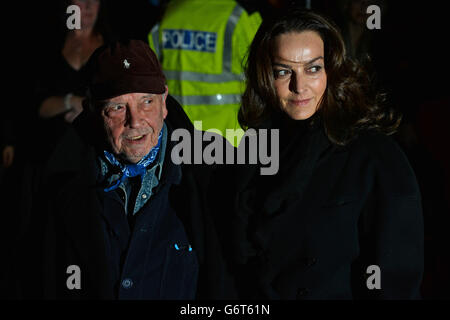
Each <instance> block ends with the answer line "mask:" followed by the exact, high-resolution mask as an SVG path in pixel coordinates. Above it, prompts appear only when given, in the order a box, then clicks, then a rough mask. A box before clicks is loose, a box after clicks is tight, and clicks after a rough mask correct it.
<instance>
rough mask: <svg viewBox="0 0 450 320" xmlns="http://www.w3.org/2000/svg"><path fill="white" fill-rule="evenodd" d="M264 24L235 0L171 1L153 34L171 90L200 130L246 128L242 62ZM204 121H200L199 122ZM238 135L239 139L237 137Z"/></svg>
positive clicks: (153, 42) (233, 142)
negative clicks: (241, 116) (242, 122)
mask: <svg viewBox="0 0 450 320" xmlns="http://www.w3.org/2000/svg"><path fill="white" fill-rule="evenodd" d="M260 24H261V16H260V15H259V14H258V13H254V14H252V15H248V14H247V12H246V11H245V10H244V9H243V8H242V7H241V6H240V5H239V4H237V3H236V2H235V1H233V0H172V1H171V2H170V3H169V5H168V7H167V9H166V12H165V14H164V16H163V18H162V20H161V23H160V24H157V25H155V26H154V27H153V29H152V30H151V31H150V33H149V35H148V39H149V43H150V47H151V48H152V49H153V50H154V51H155V53H156V55H157V56H158V58H159V60H160V62H161V64H162V68H163V70H164V73H165V75H166V78H167V85H168V87H169V93H170V94H171V95H172V96H173V97H174V98H175V99H177V100H178V102H180V104H181V105H182V106H183V109H184V111H185V112H186V114H187V115H188V117H189V118H190V120H191V121H192V122H193V123H194V125H195V126H196V128H197V129H199V130H204V131H206V130H211V129H218V130H220V133H222V134H223V136H224V137H226V138H227V135H226V129H232V130H238V129H240V130H238V131H237V134H236V138H234V137H230V136H228V140H229V141H230V143H231V144H233V145H235V146H238V145H239V141H240V139H241V138H242V135H243V131H242V129H241V128H240V126H239V123H238V120H237V113H238V111H239V107H240V100H241V95H242V93H243V91H244V88H245V83H244V74H243V64H244V58H245V57H246V55H247V51H248V48H249V46H250V43H251V41H252V40H253V37H254V35H255V33H256V31H257V29H258V27H259V25H260ZM198 121H201V122H198ZM233 140H234V141H233Z"/></svg>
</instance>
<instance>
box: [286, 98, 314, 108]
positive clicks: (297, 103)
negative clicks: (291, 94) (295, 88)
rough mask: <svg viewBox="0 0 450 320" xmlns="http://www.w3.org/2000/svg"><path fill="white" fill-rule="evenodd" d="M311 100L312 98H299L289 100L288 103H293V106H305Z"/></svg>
mask: <svg viewBox="0 0 450 320" xmlns="http://www.w3.org/2000/svg"><path fill="white" fill-rule="evenodd" d="M311 100H312V98H309V99H299V100H289V103H290V104H292V105H294V106H297V107H303V106H306V105H307V104H308V103H309V102H310V101H311Z"/></svg>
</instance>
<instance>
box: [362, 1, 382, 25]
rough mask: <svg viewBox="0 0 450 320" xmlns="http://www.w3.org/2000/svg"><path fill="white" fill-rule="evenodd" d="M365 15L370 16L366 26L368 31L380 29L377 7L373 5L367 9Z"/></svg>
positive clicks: (379, 11)
mask: <svg viewBox="0 0 450 320" xmlns="http://www.w3.org/2000/svg"><path fill="white" fill-rule="evenodd" d="M366 13H367V14H370V16H369V17H368V18H367V21H366V26H367V28H368V29H369V30H373V29H381V9H380V7H379V6H377V5H375V4H373V5H370V6H368V7H367V10H366Z"/></svg>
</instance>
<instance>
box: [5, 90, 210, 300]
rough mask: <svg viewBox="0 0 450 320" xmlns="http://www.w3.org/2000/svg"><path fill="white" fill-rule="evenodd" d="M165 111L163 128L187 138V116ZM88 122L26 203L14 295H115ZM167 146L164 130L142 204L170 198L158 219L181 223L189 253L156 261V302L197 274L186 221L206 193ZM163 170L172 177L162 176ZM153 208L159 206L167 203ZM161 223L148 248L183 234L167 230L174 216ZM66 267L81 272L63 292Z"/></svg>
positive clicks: (62, 147) (175, 109)
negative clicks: (77, 284)
mask: <svg viewBox="0 0 450 320" xmlns="http://www.w3.org/2000/svg"><path fill="white" fill-rule="evenodd" d="M167 108H168V117H167V119H166V124H167V126H168V127H169V130H170V131H171V130H173V129H176V128H183V129H185V130H188V131H189V132H191V134H192V132H193V127H192V125H191V123H190V121H189V119H188V118H187V116H186V115H185V113H184V112H183V110H182V109H181V106H179V104H178V103H177V102H176V101H175V100H173V99H172V98H171V97H170V96H169V97H168V100H167ZM90 123H91V119H90V118H89V117H88V116H87V114H86V113H84V114H83V113H82V114H81V115H80V116H79V118H78V119H77V121H76V122H75V123H74V129H73V130H69V132H68V133H67V135H65V136H64V137H63V139H62V140H61V142H60V144H59V147H58V148H57V150H56V151H55V153H54V154H53V155H52V156H51V159H50V161H49V163H48V165H47V167H46V170H45V172H44V173H43V178H42V181H41V182H40V185H41V188H40V190H39V195H38V196H37V197H35V199H36V200H35V201H34V203H33V206H32V207H33V209H32V211H31V214H32V217H31V221H30V222H29V227H28V228H27V232H26V234H25V235H24V236H23V237H21V239H20V240H21V241H20V243H19V245H18V248H17V250H16V261H15V268H16V270H15V271H16V272H15V275H14V278H15V280H13V281H12V282H14V285H15V290H16V292H15V294H14V295H15V296H16V297H17V298H46V299H48V298H50V299H80V298H81V299H113V298H114V295H115V294H114V291H113V289H112V284H111V279H110V278H109V275H108V271H107V270H109V266H108V265H107V258H106V254H105V250H106V248H105V238H104V234H103V230H102V227H101V223H100V219H101V215H102V210H103V209H102V204H101V203H102V201H101V199H102V195H101V193H102V192H99V191H101V188H98V187H97V188H95V187H94V186H96V185H98V181H97V174H98V169H97V168H96V152H95V149H94V146H93V145H91V143H92V141H95V139H97V138H98V137H95V136H93V135H94V134H95V133H93V131H92V130H91V129H92V128H90ZM172 147H173V142H171V141H170V132H169V135H168V141H167V150H166V155H165V159H164V166H163V174H162V176H161V181H160V183H159V185H158V186H157V187H156V190H154V191H155V193H154V194H153V195H152V198H151V199H150V200H149V202H148V203H147V204H146V205H148V204H149V203H150V202H153V203H154V202H155V201H157V202H158V201H159V202H161V201H168V202H169V204H168V206H169V207H170V209H167V210H164V212H162V214H165V215H172V214H173V213H176V215H177V217H178V218H179V219H180V220H181V221H183V222H186V225H185V226H184V229H185V230H186V233H187V235H188V239H189V242H190V243H191V244H192V247H193V248H194V250H193V251H192V252H189V251H187V250H180V251H176V250H175V249H173V248H170V249H173V250H167V256H166V252H163V253H162V254H161V256H159V257H157V259H159V260H160V261H155V263H154V267H155V268H156V266H157V265H158V264H160V263H161V261H163V263H164V270H165V271H164V270H163V273H164V276H163V277H162V278H161V281H160V284H159V286H160V288H159V289H156V290H154V289H152V290H153V291H156V292H158V291H160V295H159V298H161V299H165V298H169V299H177V298H178V297H185V296H186V295H184V294H183V285H182V283H183V281H185V282H189V285H191V284H190V283H191V281H190V280H188V279H191V278H193V277H195V276H196V273H197V270H196V268H193V267H191V266H194V265H197V259H196V255H197V251H196V250H195V248H196V247H195V244H194V242H193V241H192V239H191V238H192V229H191V228H190V225H188V224H189V223H190V222H191V221H193V220H197V219H198V218H194V217H191V216H192V215H193V214H195V215H197V216H199V217H200V216H201V215H202V213H203V212H204V211H205V210H204V208H203V203H204V201H203V198H204V194H206V191H204V190H200V189H201V188H202V187H201V186H202V185H203V184H202V182H201V180H202V179H207V178H208V176H209V175H208V174H207V173H205V172H203V174H202V175H200V174H196V173H195V171H196V170H201V169H200V166H188V165H186V166H185V165H183V164H182V165H180V166H176V165H174V164H173V163H172V161H171V154H170V152H171V148H172ZM170 168H172V169H170ZM176 168H181V176H180V175H178V174H176V172H177V170H176ZM206 170H208V168H207V167H206ZM169 171H170V172H171V173H167V172H169ZM174 172H175V173H174ZM167 192H168V194H167ZM161 194H163V195H162V196H160V195H161ZM167 197H168V198H167ZM157 206H158V207H160V208H163V207H165V206H166V204H165V203H162V204H158V205H157ZM188 218H189V219H190V220H189V221H187V219H188ZM161 220H162V221H163V222H162V223H161V224H160V225H159V227H160V229H158V230H150V232H152V233H153V234H154V235H153V239H152V243H158V242H160V243H162V242H167V241H168V240H172V241H174V242H176V240H177V239H167V237H170V235H172V236H175V237H184V236H183V235H178V236H177V233H176V232H178V231H176V232H175V233H173V229H174V228H175V229H179V227H178V224H179V221H177V220H176V218H174V217H167V218H164V217H163V218H161ZM135 232H136V231H135ZM196 243H197V242H196ZM172 251H173V252H172ZM157 259H155V260H157ZM142 260H143V257H142ZM71 265H76V266H78V267H80V270H81V289H80V290H77V289H72V290H69V289H68V287H67V279H68V278H69V276H70V275H71V274H73V270H72V271H71V273H67V272H66V271H67V268H68V267H69V266H71ZM72 283H73V282H72ZM143 290H144V291H145V288H144V289H143ZM141 295H142V296H145V294H141ZM132 298H133V297H132ZM134 298H136V297H134ZM138 298H139V295H138Z"/></svg>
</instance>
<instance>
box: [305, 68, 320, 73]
mask: <svg viewBox="0 0 450 320" xmlns="http://www.w3.org/2000/svg"><path fill="white" fill-rule="evenodd" d="M320 70H322V66H313V67H311V68H309V69H308V72H310V73H317V72H319V71H320Z"/></svg>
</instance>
